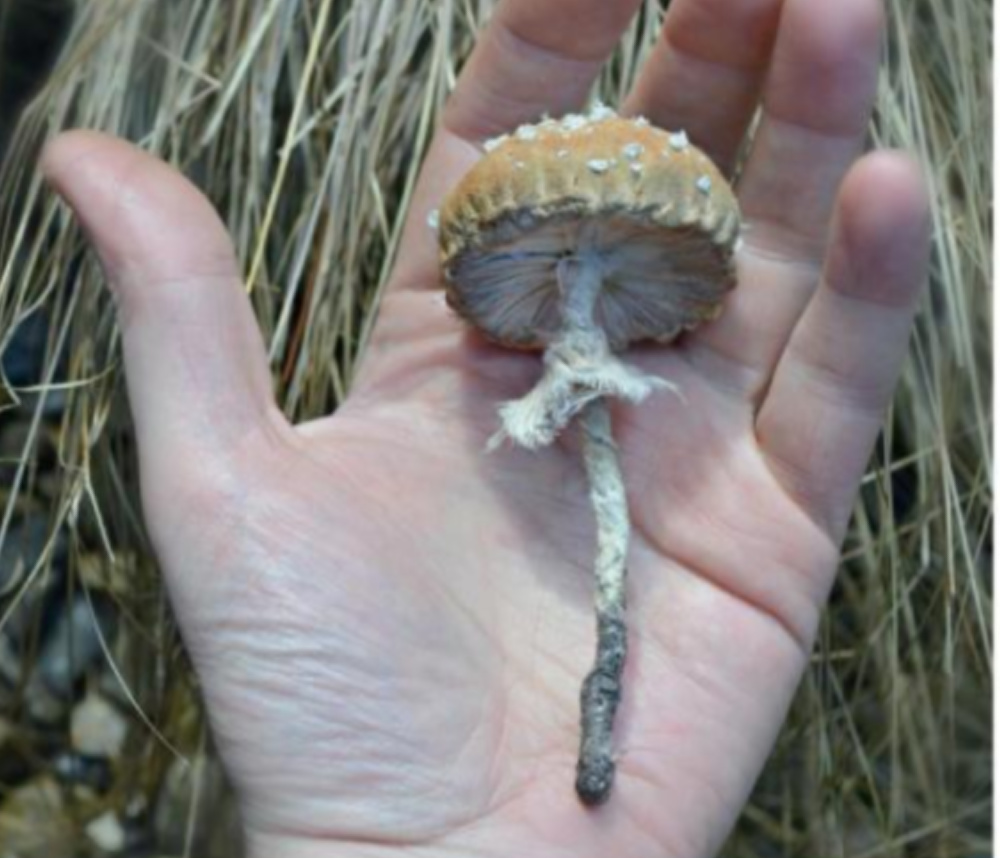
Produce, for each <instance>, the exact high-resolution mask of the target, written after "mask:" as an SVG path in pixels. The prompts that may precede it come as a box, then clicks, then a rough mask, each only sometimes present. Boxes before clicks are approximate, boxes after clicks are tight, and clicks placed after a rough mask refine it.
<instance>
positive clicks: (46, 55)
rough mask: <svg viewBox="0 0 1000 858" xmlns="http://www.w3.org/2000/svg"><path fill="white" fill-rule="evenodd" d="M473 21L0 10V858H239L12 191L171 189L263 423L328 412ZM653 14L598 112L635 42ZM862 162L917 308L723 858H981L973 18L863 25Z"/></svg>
mask: <svg viewBox="0 0 1000 858" xmlns="http://www.w3.org/2000/svg"><path fill="white" fill-rule="evenodd" d="M493 5H494V3H493V2H492V0H170V2H162V1H161V2H136V0H77V2H73V0H0V149H2V162H0V164H2V166H0V185H2V187H3V193H2V194H0V858H75V856H95V858H96V856H101V858H103V856H129V858H146V856H148V858H175V857H178V858H179V856H188V855H197V856H200V857H201V858H216V856H219V858H221V856H227V858H228V856H233V855H239V854H241V846H240V844H239V829H238V820H237V818H236V811H235V807H234V805H233V802H232V798H231V795H230V793H229V791H228V788H227V785H226V783H225V779H224V777H223V774H222V772H221V770H220V768H219V766H218V764H217V761H216V758H215V755H214V753H213V749H212V746H211V740H210V737H209V735H208V734H207V732H206V727H205V723H204V719H203V712H202V708H201V702H200V697H199V691H198V686H197V681H196V678H195V677H194V676H193V675H192V673H191V671H190V669H189V665H188V662H187V660H186V658H185V655H184V652H183V649H182V647H181V645H180V643H179V640H178V638H177V635H176V632H175V629H174V626H173V623H172V620H171V616H170V611H169V607H168V605H167V603H166V600H165V597H164V594H163V591H162V589H161V586H160V580H159V577H158V573H157V570H156V567H155V564H154V562H153V559H152V557H151V554H150V549H149V545H148V543H147V541H146V537H145V535H144V533H143V529H142V524H141V517H140V510H139V504H138V494H137V485H136V470H135V462H134V447H133V442H132V437H131V429H130V423H129V416H128V411H127V402H126V398H125V394H124V389H123V386H122V377H121V367H120V359H119V352H118V339H117V334H116V331H115V325H114V321H113V312H112V308H111V306H110V303H109V301H108V299H107V297H106V296H105V294H104V292H103V291H102V289H101V288H100V272H99V270H98V269H97V267H96V265H95V263H94V260H93V259H92V258H91V257H90V256H89V254H88V253H87V252H86V251H85V248H84V244H83V241H82V239H81V236H80V235H79V233H78V232H77V230H76V229H75V227H74V226H73V224H72V223H71V221H70V219H69V218H68V216H67V213H66V212H65V211H64V210H63V209H61V208H60V207H58V206H57V205H56V204H55V203H54V201H53V199H52V197H51V196H50V195H49V194H47V193H46V192H45V191H44V189H42V188H41V187H40V185H39V182H38V179H37V176H36V175H35V173H34V168H33V165H34V161H35V159H36V157H37V153H38V148H39V146H40V144H41V142H42V141H43V140H44V139H46V138H47V137H49V136H51V135H52V134H54V133H55V132H57V131H58V130H59V129H62V128H68V127H73V126H85V127H92V128H101V129H104V130H107V131H111V132H114V133H117V134H120V135H122V136H125V137H128V138H129V139H131V140H134V141H137V142H139V143H140V144H141V145H142V146H144V147H146V148H147V149H149V150H151V151H153V152H156V153H158V154H159V155H160V156H161V157H163V158H164V159H166V160H168V161H170V162H171V163H173V164H174V165H175V166H177V167H178V168H179V169H181V170H183V171H184V172H185V173H187V174H188V175H189V176H190V177H192V178H193V179H194V181H195V182H196V183H197V184H198V185H200V186H201V187H202V188H203V189H204V190H205V191H206V192H207V193H208V195H209V196H210V197H211V198H212V200H213V201H214V203H215V204H216V205H217V206H218V208H219V210H220V212H221V213H222V215H223V217H224V218H225V219H226V221H227V222H228V224H229V227H230V229H231V231H232V233H233V236H234V238H235V241H236V244H237V247H238V252H239V253H240V255H241V258H242V260H243V263H244V265H245V267H246V269H247V270H249V268H250V264H251V262H252V261H254V260H257V261H258V262H259V265H258V266H256V267H255V271H256V272H257V273H256V277H255V280H254V282H253V284H252V287H253V289H252V296H253V300H254V304H255V308H256V311H257V314H258V317H259V319H260V322H261V325H262V327H263V329H264V332H265V337H266V339H267V341H268V343H269V345H270V357H271V366H272V370H273V375H274V379H275V385H276V389H277V391H278V395H279V401H280V402H281V403H282V405H283V407H284V409H285V411H286V412H287V413H288V415H289V416H290V417H291V418H293V419H295V420H301V419H306V418H309V417H313V416H316V415H318V414H324V413H327V412H329V411H330V410H332V409H334V408H335V407H336V405H337V403H338V402H339V401H340V400H341V399H342V398H343V396H344V395H345V392H346V391H347V390H348V389H349V386H350V382H351V377H352V372H353V369H354V363H355V359H356V356H357V355H358V353H359V351H360V350H361V349H362V348H363V347H364V342H365V338H366V335H367V331H368V325H369V322H370V320H371V318H372V311H373V308H374V307H375V305H376V302H377V298H378V294H379V286H380V284H381V283H383V282H384V280H385V277H386V273H387V270H388V268H389V266H390V265H391V263H392V260H393V257H394V254H395V250H396V246H397V242H398V238H399V231H400V225H401V216H402V214H403V213H404V211H405V209H406V205H407V201H408V198H409V195H410V192H411V190H412V187H413V183H414V179H415V176H416V171H417V169H418V166H419V163H420V160H421V157H422V154H423V152H424V150H425V148H426V146H427V143H428V140H429V137H430V134H431V131H432V128H433V125H434V121H435V117H436V114H437V112H438V110H439V109H440V107H441V105H442V103H443V100H444V98H445V97H446V95H447V93H448V91H449V90H450V88H451V86H452V84H453V82H454V79H455V76H456V73H457V71H458V70H459V68H460V67H461V64H462V62H463V61H464V58H465V57H466V56H467V55H468V52H469V49H470V47H471V45H472V40H473V36H474V33H475V32H476V30H477V29H478V28H479V27H480V26H481V24H482V22H483V21H484V20H485V19H486V18H487V17H488V15H489V12H490V10H491V9H492V8H493ZM664 5H665V4H661V3H660V2H656V0H647V2H646V3H645V5H644V7H643V11H642V14H641V15H640V16H639V18H638V19H637V21H636V23H635V25H634V26H633V28H632V29H631V30H630V31H629V33H628V34H627V36H626V37H625V38H624V39H623V41H622V45H621V47H620V50H619V51H618V52H617V54H616V55H615V57H614V59H613V61H612V62H611V63H609V65H608V67H607V69H606V71H605V73H604V75H603V76H602V78H601V81H600V83H599V86H598V87H597V90H596V93H597V94H600V95H601V97H603V99H604V100H606V101H607V102H609V103H611V104H615V103H617V102H618V101H619V99H620V96H621V95H622V93H623V92H624V91H625V90H626V89H627V87H628V85H629V82H630V81H631V79H632V77H633V75H634V73H635V71H636V69H637V68H638V66H639V65H640V64H641V62H642V59H643V56H644V55H645V52H646V51H647V49H648V48H649V46H650V45H651V44H652V42H653V40H654V39H655V38H656V33H657V30H658V28H659V24H660V21H661V18H662V13H663V6H664ZM887 5H888V8H889V13H890V32H889V38H888V44H887V48H886V62H885V65H884V71H883V75H882V81H881V88H880V96H879V107H878V112H877V116H876V119H875V121H874V122H873V124H872V127H871V142H872V145H873V146H903V147H906V148H909V149H911V150H913V151H915V152H916V153H918V155H919V156H920V157H921V159H922V160H923V162H924V164H925V166H926V169H927V171H928V174H929V176H930V180H931V183H932V187H933V193H934V224H935V239H936V240H935V253H934V263H933V283H932V289H931V292H930V294H929V295H928V296H927V299H926V301H925V303H924V307H923V311H922V313H921V316H920V320H919V323H918V330H917V332H916V335H915V336H914V339H913V345H912V350H911V355H910V359H909V361H908V364H907V367H906V372H905V376H904V379H903V383H902V384H901V386H900V389H899V391H898V394H897V396H896V399H895V403H894V405H893V407H892V409H891V412H890V413H889V414H888V416H887V423H886V429H885V432H884V433H883V436H882V438H881V440H880V442H879V445H878V448H877V450H876V453H875V455H874V456H873V459H872V462H871V468H870V471H869V474H868V476H867V478H866V480H865V483H864V487H863V491H862V495H861V498H860V499H859V501H858V504H857V508H856V514H855V517H854V523H853V526H852V530H851V534H850V537H849V539H848V541H847V544H846V546H845V549H844V556H843V569H842V573H841V575H840V578H839V583H838V586H837V588H836V591H835V593H834V596H833V599H832V601H831V604H830V607H829V610H828V611H827V612H826V615H825V618H824V621H823V625H822V632H821V635H820V641H819V643H818V645H817V648H816V651H815V653H814V657H813V661H812V666H811V669H810V671H809V673H808V675H807V678H806V681H805V682H804V684H803V686H802V689H801V691H800V693H799V695H798V699H797V701H796V704H795V707H794V710H793V712H792V715H791V717H790V719H789V721H788V723H787V725H786V727H785V729H784V732H783V733H782V736H781V738H780V741H779V743H778V746H777V749H776V751H775V753H774V755H773V757H772V759H771V761H770V763H769V765H768V767H767V770H766V771H765V773H764V776H763V777H762V779H761V781H760V783H759V784H758V787H757V789H756V791H755V793H754V795H753V798H752V801H751V803H750V805H749V806H748V808H747V809H746V812H745V813H744V815H743V818H742V820H741V822H740V824H739V826H738V828H737V830H736V832H735V833H734V834H733V836H732V838H731V840H730V842H729V843H728V845H727V847H726V849H725V851H724V853H723V854H724V856H726V858H799V856H802V858H806V856H809V858H988V856H991V855H992V854H993V849H992V840H991V830H990V820H991V803H990V802H991V769H992V741H991V689H992V629H991V625H990V617H991V615H992V588H991V578H990V569H991V565H992V551H993V543H992V530H991V528H992V518H991V517H992V482H991V475H992V449H991V446H990V439H991V436H992V410H991V408H992V406H991V402H990V398H989V395H990V390H991V378H990V365H991V328H990V311H991V296H990V271H991V265H992V261H991V248H992V211H991V198H992V197H991V188H992V175H991V172H990V171H991V163H992V161H991V153H992V139H991V129H992V115H991V102H992V93H991V84H990V81H991V66H990V61H991V53H990V33H991V32H992V9H991V5H990V3H989V0H887Z"/></svg>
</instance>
